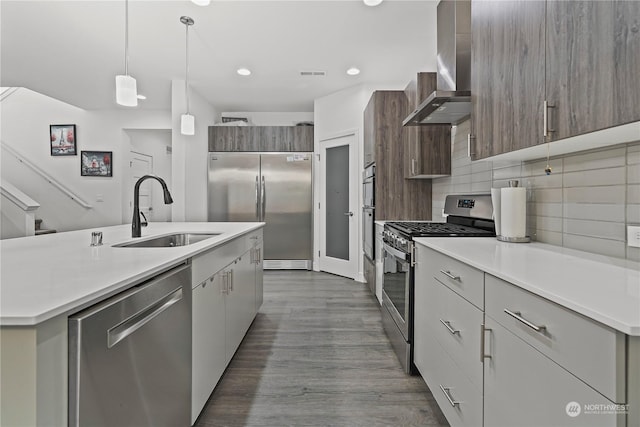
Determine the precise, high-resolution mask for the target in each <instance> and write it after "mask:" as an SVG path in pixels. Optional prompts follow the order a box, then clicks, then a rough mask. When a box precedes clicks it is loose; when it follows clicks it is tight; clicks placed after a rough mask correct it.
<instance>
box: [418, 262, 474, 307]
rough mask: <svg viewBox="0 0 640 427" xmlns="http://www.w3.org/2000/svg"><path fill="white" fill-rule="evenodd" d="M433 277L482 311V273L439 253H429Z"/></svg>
mask: <svg viewBox="0 0 640 427" xmlns="http://www.w3.org/2000/svg"><path fill="white" fill-rule="evenodd" d="M431 252H432V254H431V256H432V257H433V259H432V260H431V261H430V265H432V266H433V275H434V277H435V278H437V279H438V280H439V281H440V282H442V283H444V284H445V285H447V286H448V287H449V288H451V290H453V291H454V292H456V293H457V294H459V295H461V296H462V297H463V298H464V299H466V300H467V301H469V302H471V303H472V304H473V305H475V306H476V307H478V308H479V309H480V310H484V287H483V284H484V273H483V272H482V271H480V270H477V269H475V268H473V267H471V266H469V265H467V264H464V263H462V262H460V261H457V260H455V259H453V258H451V257H448V256H446V255H443V254H441V253H440V252H436V251H433V250H432V251H431Z"/></svg>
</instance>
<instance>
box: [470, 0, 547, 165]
mask: <svg viewBox="0 0 640 427" xmlns="http://www.w3.org/2000/svg"><path fill="white" fill-rule="evenodd" d="M544 21H545V4H544V2H542V1H527V0H520V1H518V0H515V1H473V2H472V3H471V133H472V134H473V136H474V138H473V140H472V147H471V158H472V159H473V160H476V159H481V158H485V157H489V156H493V155H496V154H501V153H505V152H508V151H513V150H517V149H519V148H524V147H529V146H532V145H536V144H540V143H542V142H543V135H542V134H543V132H542V104H543V102H544V55H545V52H544Z"/></svg>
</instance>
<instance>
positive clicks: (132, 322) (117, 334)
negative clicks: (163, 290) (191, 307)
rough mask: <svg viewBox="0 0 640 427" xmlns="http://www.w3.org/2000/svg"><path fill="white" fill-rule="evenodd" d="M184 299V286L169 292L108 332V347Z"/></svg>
mask: <svg viewBox="0 0 640 427" xmlns="http://www.w3.org/2000/svg"><path fill="white" fill-rule="evenodd" d="M181 299H182V286H180V287H178V288H177V289H174V290H173V291H171V292H169V293H168V294H166V295H165V296H163V297H162V298H160V299H158V300H157V301H155V302H153V303H151V304H150V305H149V306H147V307H145V308H143V309H142V310H140V311H139V312H137V313H135V314H134V315H132V316H130V317H128V318H127V319H125V320H123V321H122V322H120V323H118V324H117V325H115V326H113V327H112V328H109V329H108V330H107V347H108V348H111V347H113V346H115V345H116V344H118V343H119V342H120V341H122V340H123V339H125V338H126V337H128V336H129V335H131V334H132V333H134V332H135V331H137V330H138V329H140V328H141V327H143V326H144V325H145V324H147V323H149V322H150V321H152V320H153V319H154V318H155V317H156V316H158V315H159V314H160V313H162V312H163V311H165V310H167V309H168V308H169V307H171V306H172V305H174V304H175V303H177V302H178V301H180V300H181Z"/></svg>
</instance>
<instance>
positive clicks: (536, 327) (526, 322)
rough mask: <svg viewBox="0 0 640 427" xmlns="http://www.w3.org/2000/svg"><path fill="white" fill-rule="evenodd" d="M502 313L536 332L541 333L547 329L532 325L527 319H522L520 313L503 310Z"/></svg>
mask: <svg viewBox="0 0 640 427" xmlns="http://www.w3.org/2000/svg"><path fill="white" fill-rule="evenodd" d="M504 312H505V313H507V314H508V315H509V316H511V317H513V318H514V319H516V320H517V321H519V322H521V323H524V324H525V325H527V326H528V327H530V328H531V329H533V330H534V331H536V332H542V331H543V330H545V329H547V327H546V326H544V325H540V326H538V325H536V324H534V323H531V322H529V321H528V320H527V319H525V318H524V317H522V313H520V312H519V311H511V310H507V309H506V308H505V309H504Z"/></svg>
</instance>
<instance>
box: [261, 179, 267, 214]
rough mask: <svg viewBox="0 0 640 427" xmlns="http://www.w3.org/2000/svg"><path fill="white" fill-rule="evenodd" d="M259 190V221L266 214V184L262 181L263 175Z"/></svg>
mask: <svg viewBox="0 0 640 427" xmlns="http://www.w3.org/2000/svg"><path fill="white" fill-rule="evenodd" d="M260 190H261V194H260V200H261V202H262V218H260V221H264V219H265V218H264V217H265V216H266V199H267V186H266V184H265V181H264V175H263V176H262V186H261V187H260Z"/></svg>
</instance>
